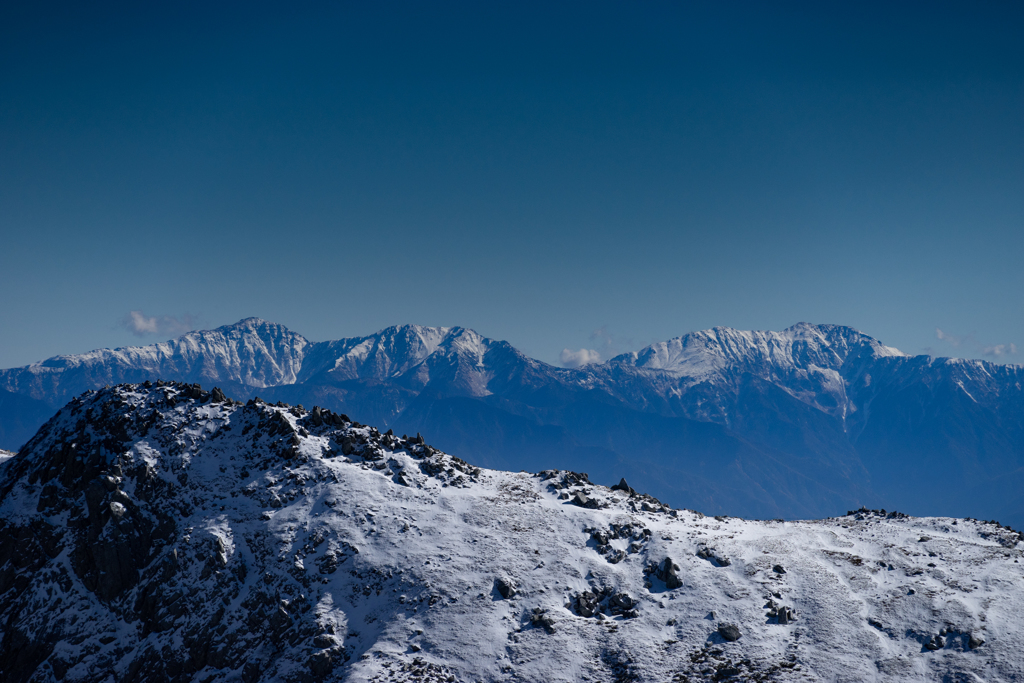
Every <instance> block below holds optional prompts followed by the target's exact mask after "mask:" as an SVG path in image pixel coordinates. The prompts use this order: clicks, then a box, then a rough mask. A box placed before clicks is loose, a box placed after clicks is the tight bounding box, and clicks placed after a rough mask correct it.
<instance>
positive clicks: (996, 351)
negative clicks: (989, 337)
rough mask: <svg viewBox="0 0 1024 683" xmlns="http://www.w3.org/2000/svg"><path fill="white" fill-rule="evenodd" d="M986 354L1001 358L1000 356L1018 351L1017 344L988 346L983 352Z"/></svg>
mask: <svg viewBox="0 0 1024 683" xmlns="http://www.w3.org/2000/svg"><path fill="white" fill-rule="evenodd" d="M981 353H982V354H983V355H985V356H991V357H993V358H999V357H1000V356H1006V355H1012V354H1015V353H1017V345H1016V344H996V345H995V346H986V347H985V348H984V350H982V352H981Z"/></svg>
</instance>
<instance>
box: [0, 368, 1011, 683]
mask: <svg viewBox="0 0 1024 683" xmlns="http://www.w3.org/2000/svg"><path fill="white" fill-rule="evenodd" d="M467 455H470V454H467ZM624 489H625V490H610V489H607V488H604V487H601V486H595V485H592V484H590V483H589V482H588V481H587V477H586V476H585V475H581V474H575V473H571V472H565V471H546V472H543V473H540V474H531V473H526V472H520V473H513V472H502V471H494V470H482V469H479V468H476V467H474V466H473V465H471V464H468V463H466V462H464V461H462V460H460V459H458V458H454V457H451V456H448V455H446V454H444V453H441V452H438V451H436V450H435V449H432V448H430V447H429V446H427V445H425V444H422V443H421V440H419V439H414V438H399V437H397V436H392V435H389V434H384V435H382V434H380V433H379V432H377V430H375V429H373V428H372V427H366V426H362V425H358V424H354V423H352V422H350V421H348V420H347V419H345V418H344V417H343V416H337V415H334V414H332V413H329V412H325V411H320V410H319V409H314V410H313V411H311V412H309V411H305V410H302V409H299V408H290V407H288V406H284V405H279V406H270V405H267V404H263V403H258V402H250V403H249V404H247V405H245V406H243V405H241V404H239V403H234V402H230V401H223V400H220V397H219V396H218V395H217V392H214V393H213V394H209V393H206V392H203V391H201V390H198V388H196V387H189V386H185V385H153V386H151V387H144V386H141V385H122V386H117V387H113V388H111V389H106V390H103V391H99V392H90V393H89V394H86V395H84V396H83V397H81V398H80V399H76V401H74V402H72V403H71V404H69V405H68V406H67V407H66V408H65V409H64V410H62V412H61V413H60V414H59V415H58V416H57V417H56V418H55V419H54V420H53V421H51V422H50V423H48V424H47V426H46V427H45V428H44V429H43V430H42V431H41V432H40V434H39V435H38V436H37V437H36V438H35V439H33V440H32V441H31V442H30V443H29V444H27V445H26V447H25V449H23V451H22V452H20V453H19V454H18V456H17V457H16V458H14V459H13V460H11V461H9V462H8V463H7V464H6V465H4V466H2V468H0V496H2V498H0V500H2V502H0V523H2V527H0V531H2V533H0V559H2V560H3V561H4V564H3V565H0V605H2V607H0V618H2V619H3V621H4V623H5V628H4V630H3V632H2V634H0V678H2V679H3V680H5V681H28V680H32V681H48V680H57V679H60V680H64V681H106V680H117V681H127V680H132V681H165V680H181V681H197V682H198V681H217V680H244V681H250V682H251V681H272V680H289V681H310V680H317V679H319V680H332V681H335V680H337V681H340V680H349V681H414V680H415V681H467V682H468V681H529V682H535V681H704V680H708V681H710V680H765V681H768V680H771V681H797V680H799V681H865V680H876V681H899V682H900V683H904V682H907V681H937V680H955V681H1010V680H1020V679H1021V677H1022V676H1024V628H1022V625H1024V624H1022V617H1021V615H1022V614H1024V591H1022V589H1024V565H1022V564H1021V562H1020V560H1021V557H1022V555H1024V552H1022V548H1024V544H1022V542H1021V541H1022V537H1021V535H1020V534H1018V533H1017V532H1014V531H1012V530H1010V529H1007V528H1005V527H1000V526H998V525H996V524H991V523H984V522H978V521H973V520H964V519H951V518H917V519H914V518H906V517H904V516H901V515H899V514H898V513H891V512H890V513H883V512H881V511H879V512H871V511H863V510H862V511H859V512H857V513H854V514H850V515H847V516H845V517H840V518H833V519H825V520H819V521H806V522H772V521H748V520H742V519H737V518H726V517H720V518H714V517H705V516H703V515H701V514H699V513H697V512H692V511H687V510H672V509H670V508H669V507H667V506H664V505H662V504H660V503H659V502H658V501H656V500H655V499H653V498H651V497H649V496H646V495H643V494H637V493H634V492H632V491H630V490H628V488H626V487H624ZM587 506H589V507H587ZM666 560H668V561H667V562H666ZM499 579H500V580H502V581H503V582H504V584H503V585H504V586H505V587H512V589H513V593H511V594H510V597H508V598H505V597H503V596H502V594H501V591H500V590H499V589H498V588H499V584H498V580H499ZM783 608H788V609H783ZM791 612H795V618H793V619H792V620H789V619H787V618H783V619H781V621H788V623H779V621H780V619H779V617H778V616H775V617H773V616H771V615H772V614H776V615H778V614H780V613H782V614H785V615H787V616H788V615H789V614H790V613H791ZM727 624H731V625H734V626H736V627H738V629H739V632H740V638H739V639H738V640H735V641H734V642H727V641H725V640H724V639H723V637H722V635H720V633H719V627H720V626H722V627H724V626H725V625H727ZM725 630H726V631H727V629H725Z"/></svg>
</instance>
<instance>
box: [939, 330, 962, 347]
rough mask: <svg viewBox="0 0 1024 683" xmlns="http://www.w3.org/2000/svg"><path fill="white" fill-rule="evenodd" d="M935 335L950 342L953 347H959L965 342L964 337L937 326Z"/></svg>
mask: <svg viewBox="0 0 1024 683" xmlns="http://www.w3.org/2000/svg"><path fill="white" fill-rule="evenodd" d="M935 337H936V338H937V339H940V340H942V341H944V342H946V343H948V344H950V345H951V346H952V347H953V348H957V347H958V346H960V345H961V344H963V343H964V338H963V337H955V336H953V335H951V334H948V333H946V332H943V331H942V330H940V329H939V328H937V327H936V328H935Z"/></svg>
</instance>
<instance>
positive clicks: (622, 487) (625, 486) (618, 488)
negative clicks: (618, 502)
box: [612, 477, 636, 495]
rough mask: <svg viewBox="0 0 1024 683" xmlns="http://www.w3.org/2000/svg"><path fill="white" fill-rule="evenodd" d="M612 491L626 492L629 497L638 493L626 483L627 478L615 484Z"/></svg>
mask: <svg viewBox="0 0 1024 683" xmlns="http://www.w3.org/2000/svg"><path fill="white" fill-rule="evenodd" d="M612 491H624V492H625V493H628V494H629V495H634V494H636V491H634V490H633V489H632V488H631V487H630V485H629V484H627V483H626V478H625V477H623V478H622V479H619V483H618V484H615V485H614V486H612Z"/></svg>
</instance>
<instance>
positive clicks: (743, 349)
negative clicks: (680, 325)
mask: <svg viewBox="0 0 1024 683" xmlns="http://www.w3.org/2000/svg"><path fill="white" fill-rule="evenodd" d="M859 348H867V349H868V350H869V351H870V353H871V354H872V355H873V356H874V357H879V356H902V355H904V354H903V353H901V352H900V351H898V350H897V349H893V348H890V347H887V346H883V345H882V344H880V343H879V342H878V341H877V340H875V339H872V338H871V337H869V336H867V335H865V334H862V333H860V332H858V331H857V330H854V329H853V328H850V327H843V326H839V325H811V324H809V323H797V324H796V325H793V326H792V327H789V328H786V329H785V330H782V331H781V332H773V331H747V330H736V329H733V328H731V327H713V328H711V329H709V330H702V331H699V332H691V333H690V334H686V335H683V336H681V337H676V338H674V339H670V340H668V341H665V342H658V343H656V344H652V345H650V346H648V347H646V348H644V349H642V350H640V351H637V352H633V353H626V354H622V355H619V356H616V357H615V358H612V359H611V361H609V362H610V363H618V364H627V365H633V366H635V367H638V368H644V369H647V370H659V371H662V372H666V373H669V374H671V375H673V376H676V377H688V378H692V379H693V380H695V381H701V380H704V379H707V378H709V377H711V376H713V375H714V374H716V373H717V372H718V371H720V370H722V369H723V368H726V367H730V368H744V369H746V368H750V367H753V366H758V365H771V366H772V367H773V368H776V369H779V368H781V369H785V368H801V369H808V368H809V367H811V366H814V367H817V368H825V369H831V370H837V369H838V368H840V367H841V366H842V365H843V363H844V362H845V361H846V359H847V357H848V356H849V355H850V353H851V351H852V350H854V349H859Z"/></svg>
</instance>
